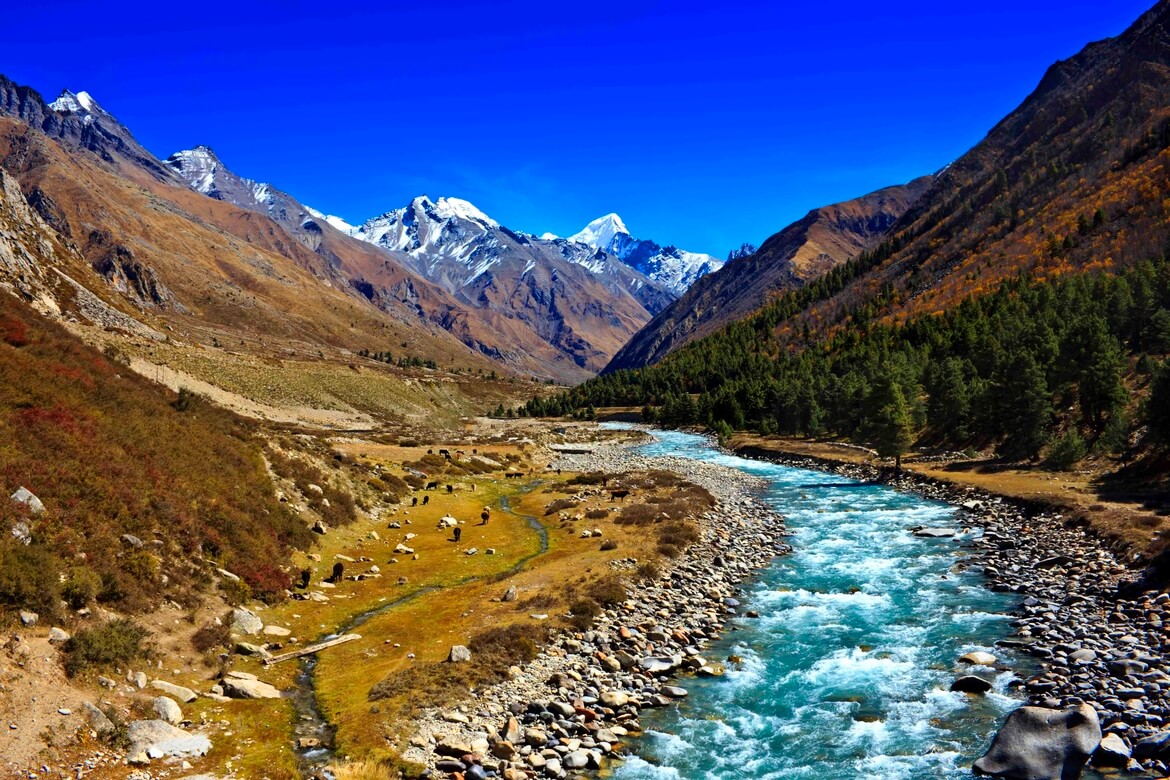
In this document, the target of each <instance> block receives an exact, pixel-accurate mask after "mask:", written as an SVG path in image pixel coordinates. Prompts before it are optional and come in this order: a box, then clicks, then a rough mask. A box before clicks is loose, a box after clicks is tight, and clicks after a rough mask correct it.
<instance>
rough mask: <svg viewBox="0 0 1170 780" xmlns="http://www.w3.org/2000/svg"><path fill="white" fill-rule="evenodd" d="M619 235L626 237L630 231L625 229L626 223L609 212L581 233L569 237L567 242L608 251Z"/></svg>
mask: <svg viewBox="0 0 1170 780" xmlns="http://www.w3.org/2000/svg"><path fill="white" fill-rule="evenodd" d="M621 234H625V235H627V236H628V235H630V231H629V230H628V229H627V228H626V223H624V222H622V218H621V217H619V216H618V215H617V214H614V213H612V212H611V213H609V214H606V215H605V216H603V217H598V218H597V219H595V220H593V221H592V222H590V223H589V224H588V225H586V226H585V227H584V228H583V229H582V230H581V232H579V233H575V234H573V235H571V236H569V240H570V241H576V242H577V243H578V244H588V245H589V246H591V247H593V248H594V249H605V250H607V251H608V250H609V247H610V246H611V245H612V244H613V242H614V239H616V238H617V237H618V236H619V235H621Z"/></svg>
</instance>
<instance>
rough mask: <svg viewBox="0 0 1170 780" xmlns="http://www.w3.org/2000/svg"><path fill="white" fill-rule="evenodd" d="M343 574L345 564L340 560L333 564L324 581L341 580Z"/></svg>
mask: <svg viewBox="0 0 1170 780" xmlns="http://www.w3.org/2000/svg"><path fill="white" fill-rule="evenodd" d="M344 576H345V564H344V563H342V562H341V561H338V562H337V563H335V564H333V573H332V574H330V575H329V578H328V579H326V580H325V581H326V582H330V583H334V582H341V580H342V578H343V577H344Z"/></svg>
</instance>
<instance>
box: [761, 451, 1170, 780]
mask: <svg viewBox="0 0 1170 780" xmlns="http://www.w3.org/2000/svg"><path fill="white" fill-rule="evenodd" d="M740 452H741V454H743V455H745V456H747V457H756V458H763V459H767V460H771V461H774V462H778V463H783V464H785V465H790V466H794V467H798V468H810V469H817V470H820V471H831V472H833V473H837V474H841V475H842V476H846V477H849V478H852V479H858V480H865V481H880V482H883V483H886V484H889V485H891V486H892V487H895V488H898V489H901V490H909V491H913V492H915V493H918V494H919V495H922V496H924V497H927V498H932V499H936V500H939V501H945V502H948V503H951V504H955V505H957V506H959V507H961V510H962V511H961V513H960V515H959V517H958V518H957V520H958V523H960V524H961V526H963V527H966V528H979V529H982V534H981V535H978V536H977V538H974V539H970V540H966V541H962V542H960V543H962V544H963V545H964V547H965V548H966V549H968V550H969V551H970V556H969V557H967V558H966V559H965V560H964V562H963V563H962V564H961V565H964V566H967V567H970V568H973V569H975V570H978V571H981V572H982V573H983V575H984V576H985V577H986V580H987V585H988V587H990V588H991V589H992V590H995V591H999V592H1007V593H1015V594H1018V595H1019V596H1020V606H1019V607H1018V609H1017V610H1016V612H1015V614H1016V620H1015V621H1014V626H1015V627H1016V633H1015V635H1014V636H1013V637H1010V638H1006V639H1004V640H1002V641H1001V642H1000V643H999V644H1000V645H1002V646H1008V647H1014V648H1017V649H1018V650H1019V651H1021V652H1024V653H1027V654H1029V655H1031V656H1033V657H1034V658H1035V659H1037V661H1038V663H1039V671H1038V672H1037V673H1036V674H1035V675H1033V676H1032V677H1030V678H1029V679H1027V680H1022V681H1021V684H1022V685H1023V687H1024V690H1025V692H1026V693H1027V696H1028V703H1030V704H1033V705H1037V706H1042V707H1048V708H1071V707H1076V706H1079V705H1081V704H1087V705H1089V706H1090V707H1092V709H1093V710H1094V711H1095V712H1096V713H1097V716H1098V718H1099V719H1100V723H1101V727H1102V730H1103V731H1104V734H1105V738H1104V739H1103V740H1102V743H1101V747H1100V748H1099V749H1098V750H1097V752H1096V754H1095V755H1094V757H1093V763H1094V764H1095V765H1097V766H1099V767H1101V768H1111V767H1116V768H1126V769H1128V770H1129V771H1133V772H1147V773H1151V774H1157V775H1158V776H1163V775H1165V774H1166V772H1167V771H1168V769H1170V723H1168V720H1170V674H1167V670H1170V665H1168V661H1170V641H1168V640H1170V595H1168V594H1166V593H1160V592H1153V591H1147V592H1143V593H1140V594H1138V595H1134V596H1132V597H1125V596H1123V595H1121V594H1122V593H1125V592H1127V591H1126V590H1124V589H1121V590H1119V587H1120V586H1123V585H1125V584H1127V583H1129V582H1132V581H1134V580H1135V579H1136V578H1137V576H1138V574H1139V572H1136V571H1134V570H1132V569H1130V568H1128V567H1127V566H1126V565H1125V564H1124V563H1123V562H1122V561H1120V560H1119V559H1118V557H1117V555H1116V554H1115V553H1114V552H1113V551H1112V550H1110V549H1109V547H1108V546H1107V545H1106V544H1105V543H1104V542H1103V541H1102V540H1100V539H1098V538H1097V537H1096V536H1094V535H1092V534H1091V533H1090V532H1089V531H1088V530H1087V529H1086V528H1085V527H1084V526H1083V525H1081V524H1078V523H1076V522H1074V521H1072V520H1071V518H1068V517H1066V516H1064V515H1062V514H1061V512H1060V511H1058V510H1055V509H1052V508H1050V507H1044V506H1042V505H1040V504H1037V503H1034V502H1033V503H1029V504H1027V505H1025V504H1023V503H1020V502H1015V501H1012V500H1009V499H1005V498H1002V497H999V496H995V495H991V494H989V493H986V492H983V491H980V490H977V489H975V488H970V487H959V486H955V485H949V484H945V483H940V482H937V481H935V480H931V479H927V478H923V477H919V476H916V475H913V474H907V473H905V472H903V473H902V474H901V475H899V476H894V475H893V474H892V472H891V471H890V470H888V469H887V470H883V469H878V468H875V467H872V466H865V465H858V464H850V463H842V462H835V461H830V460H825V459H819V458H817V459H814V458H808V457H802V456H786V455H783V454H779V453H776V452H773V451H764V450H759V449H755V448H745V449H743V450H741V451H740ZM953 530H954V531H956V532H958V531H961V530H962V529H961V528H959V527H956V528H954V529H953ZM924 533H927V534H930V535H942V536H947V535H948V534H942V533H941V529H924ZM955 538H956V539H957V540H958V539H962V538H964V536H963V535H960V534H957V533H956V534H955Z"/></svg>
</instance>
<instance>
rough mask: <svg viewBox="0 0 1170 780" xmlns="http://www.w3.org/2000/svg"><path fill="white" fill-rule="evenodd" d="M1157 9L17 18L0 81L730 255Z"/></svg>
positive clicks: (246, 157) (397, 9)
mask: <svg viewBox="0 0 1170 780" xmlns="http://www.w3.org/2000/svg"><path fill="white" fill-rule="evenodd" d="M1152 4H1153V3H1152V0H1141V1H1140V2H1134V1H1133V0H1109V2H1104V3H1103V2H1100V0H1095V2H1083V1H1082V0H1062V1H1061V2H1055V1H1054V0H1037V1H1036V2H1030V1H1029V0H1013V1H1011V2H1008V1H1006V0H982V1H981V2H960V3H939V2H937V1H935V2H908V1H905V0H887V2H884V3H873V2H849V1H847V0H842V1H841V2H837V3H828V2H815V3H813V2H800V3H781V2H736V1H735V0H729V1H727V2H703V3H681V2H676V3H665V2H648V1H645V0H622V2H610V0H598V1H597V2H591V3H589V4H577V3H557V2H543V3H531V2H513V1H512V0H500V1H499V2H492V3H465V2H460V1H459V0H454V1H453V2H430V3H427V2H418V1H417V0H416V1H415V2H409V3H407V2H396V1H394V0H391V2H377V3H375V2H371V3H348V4H346V3H321V2H315V3H311V4H310V3H301V2H281V3H247V2H234V3H225V2H220V0H204V1H202V2H199V3H182V4H175V5H173V6H163V5H159V4H157V3H152V4H150V5H145V4H144V5H141V6H136V5H134V4H127V3H116V2H108V3H94V2H92V0H86V2H58V1H55V0H48V2H21V3H12V4H10V6H9V7H8V8H6V10H5V17H6V25H5V26H6V28H7V29H8V30H9V34H7V35H6V36H5V44H4V47H3V49H0V72H3V73H4V74H5V75H7V76H9V77H10V78H12V79H13V80H15V81H17V82H19V83H23V84H28V85H30V86H33V87H35V88H36V89H38V90H39V91H41V92H42V93H44V94H45V96H46V98H47V99H52V98H53V97H55V96H56V94H57V92H58V91H59V90H60V89H61V88H63V87H68V88H69V89H72V90H74V91H79V90H86V91H88V92H90V93H91V94H92V95H93V97H94V98H96V99H97V100H98V102H100V103H101V104H102V105H103V106H104V107H105V108H106V109H107V110H109V111H111V112H112V113H114V114H115V115H116V116H118V118H119V119H121V120H122V121H123V122H124V123H125V124H126V125H127V126H128V127H129V128H130V129H131V130H132V131H133V132H134V133H135V135H136V136H137V137H138V139H139V140H140V141H141V142H142V143H143V144H144V145H145V146H146V147H147V148H148V149H150V150H151V151H152V152H154V153H155V154H157V155H158V156H159V157H166V156H167V155H168V154H170V153H171V152H173V151H175V150H178V149H181V148H188V147H191V146H194V145H196V144H200V143H204V144H207V145H209V146H211V147H213V148H214V149H215V150H216V152H217V153H218V154H219V156H220V157H221V158H222V159H223V161H224V162H225V164H227V165H228V166H229V167H231V168H232V169H233V170H235V171H236V172H238V173H240V174H242V175H245V176H249V177H252V178H257V179H261V180H264V181H270V182H272V183H273V184H275V185H276V186H277V187H279V188H281V189H283V190H286V191H288V192H290V193H291V194H293V195H294V196H296V197H297V198H299V199H300V200H302V201H303V202H305V203H307V204H309V205H311V206H314V207H316V208H318V209H321V210H323V211H327V212H329V213H333V214H338V215H340V216H342V217H344V218H345V219H348V220H350V221H361V220H364V219H366V218H368V217H370V216H373V215H375V214H379V213H382V212H384V211H386V210H389V209H391V208H397V207H399V206H401V205H403V204H405V203H406V202H407V201H409V199H410V198H411V197H413V196H414V195H417V194H421V193H426V194H428V195H430V196H431V197H432V198H436V197H439V196H442V195H451V196H456V197H462V198H466V199H468V200H471V201H472V202H474V203H475V204H476V205H477V206H479V207H480V208H481V209H483V210H484V211H486V212H487V213H488V214H490V215H492V216H493V217H495V218H496V219H498V220H499V221H500V222H502V223H503V224H505V225H508V226H509V227H512V228H513V229H517V230H526V231H531V232H535V233H541V232H544V231H546V230H548V231H552V232H555V233H558V234H561V235H566V234H569V233H572V232H575V231H576V230H578V229H580V228H581V227H582V226H583V225H584V224H585V223H586V222H588V221H589V220H591V219H593V218H594V217H597V216H600V215H601V214H604V213H607V212H610V211H616V212H618V213H619V214H621V215H622V217H623V219H624V220H625V222H626V224H627V225H628V226H629V228H630V230H631V232H633V233H634V234H635V235H636V236H639V237H644V238H653V239H655V240H657V241H659V242H661V243H674V244H677V245H679V246H682V247H684V248H686V249H691V250H694V251H705V252H710V253H712V254H716V255H720V256H722V255H725V254H726V253H727V251H728V250H729V249H731V248H732V247H734V246H738V245H739V244H740V243H741V242H743V241H753V242H757V243H758V242H759V241H761V240H762V239H764V238H766V237H767V236H768V235H770V234H771V233H774V232H775V231H777V230H779V229H780V228H782V227H784V226H785V225H786V224H788V223H790V222H792V221H794V220H795V219H798V218H800V217H801V216H802V215H803V214H804V213H805V212H806V211H808V210H809V209H810V208H813V207H815V206H819V205H823V204H826V203H832V202H835V201H839V200H844V199H847V198H850V197H855V196H857V195H861V194H863V193H866V192H869V191H872V190H874V189H877V188H879V187H882V186H885V185H888V184H894V183H899V182H903V181H907V180H909V179H911V178H914V177H915V176H918V175H921V174H924V173H930V172H932V171H935V170H937V169H938V168H940V167H942V166H943V165H945V164H946V163H947V162H949V161H951V160H953V159H954V158H956V157H957V156H959V155H961V154H962V153H963V152H964V151H966V150H967V149H969V148H970V147H971V146H972V145H974V144H975V143H977V142H978V141H979V140H980V139H981V138H982V137H983V136H984V135H985V134H986V133H987V131H988V130H989V129H990V128H991V127H992V126H993V125H994V124H995V123H996V122H997V121H998V120H999V119H1001V118H1002V117H1003V116H1004V115H1005V114H1006V113H1008V112H1009V111H1011V110H1012V109H1013V108H1014V107H1015V106H1016V105H1018V104H1019V103H1020V101H1021V100H1023V98H1024V97H1025V96H1027V94H1028V93H1029V92H1031V90H1032V89H1033V88H1034V87H1035V85H1036V84H1037V82H1038V81H1039V79H1040V77H1041V76H1042V75H1043V73H1044V71H1045V69H1046V68H1047V67H1048V65H1050V64H1051V63H1052V62H1053V61H1055V60H1057V59H1062V58H1066V57H1069V56H1071V55H1073V54H1075V53H1076V52H1077V51H1078V50H1080V49H1081V47H1082V46H1083V45H1084V44H1085V43H1087V42H1089V41H1092V40H1099V39H1101V38H1104V37H1108V36H1112V35H1117V34H1119V33H1120V32H1122V31H1123V30H1124V29H1125V28H1126V27H1128V26H1129V24H1130V23H1132V22H1133V21H1134V20H1135V19H1136V18H1137V17H1138V16H1139V15H1140V14H1141V13H1142V12H1143V11H1145V10H1146V9H1147V8H1149V7H1150V6H1151V5H1152Z"/></svg>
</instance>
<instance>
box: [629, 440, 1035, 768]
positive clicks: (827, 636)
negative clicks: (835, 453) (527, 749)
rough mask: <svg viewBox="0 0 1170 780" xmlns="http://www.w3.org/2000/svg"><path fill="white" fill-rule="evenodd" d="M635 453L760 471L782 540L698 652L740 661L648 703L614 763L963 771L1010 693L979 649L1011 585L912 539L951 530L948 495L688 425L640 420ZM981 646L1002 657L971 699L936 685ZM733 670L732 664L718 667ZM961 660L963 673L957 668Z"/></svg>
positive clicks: (1022, 668)
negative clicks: (642, 436)
mask: <svg viewBox="0 0 1170 780" xmlns="http://www.w3.org/2000/svg"><path fill="white" fill-rule="evenodd" d="M654 435H655V438H656V441H655V442H654V443H652V444H648V445H646V446H644V447H643V448H642V452H643V453H644V454H646V455H671V456H681V457H687V458H694V459H699V460H704V461H707V462H711V463H717V464H720V465H724V466H728V467H731V468H736V469H740V470H742V471H744V472H747V473H749V474H753V475H756V476H758V477H762V478H764V480H765V481H766V484H767V487H766V488H765V490H764V493H763V497H764V499H765V500H767V501H768V502H770V503H771V504H772V506H773V507H774V508H775V509H776V510H777V511H779V512H780V513H782V514H783V515H785V516H786V517H787V523H788V529H789V531H790V532H792V534H793V536H792V538H791V539H790V540H789V541H790V542H791V543H792V545H793V547H794V552H793V553H792V554H791V555H788V556H785V557H783V558H778V559H777V560H776V561H775V562H774V563H773V564H772V565H771V566H769V567H768V568H766V569H765V570H763V571H762V572H761V573H760V574H759V575H758V576H757V577H756V578H755V579H753V580H752V581H751V582H749V583H747V584H746V585H745V588H744V598H743V599H741V600H742V601H743V602H744V604H743V608H744V609H749V608H750V609H755V610H758V611H759V613H760V618H759V619H758V620H748V619H745V620H741V621H739V622H738V626H739V630H737V631H733V632H730V633H729V634H728V635H727V636H726V638H725V639H724V640H723V641H722V642H720V643H718V644H716V645H713V646H711V647H710V648H708V652H707V653H706V655H707V656H708V657H712V658H723V657H727V656H730V655H736V656H739V657H741V658H742V659H743V661H742V664H741V665H739V667H738V668H731V669H730V670H729V673H728V674H727V675H726V676H725V677H723V678H713V679H707V680H703V679H689V680H687V681H686V683H685V684H686V686H687V688H688V689H689V691H690V697H689V698H688V699H687V700H686V701H685V702H684V703H683V704H682V705H681V706H679V707H677V708H668V709H667V710H663V711H659V712H656V713H654V714H648V716H647V719H646V721H645V722H644V725H645V726H646V727H647V728H648V732H647V735H646V736H645V738H644V739H642V740H641V743H640V744H639V745H638V748H637V752H638V754H639V756H640V757H638V758H633V759H631V760H630V761H628V762H626V763H625V764H624V765H623V766H621V767H620V768H619V769H618V770H617V771H616V777H617V778H619V779H620V780H646V779H649V778H687V780H692V779H694V778H709V779H711V780H721V779H722V778H742V777H753V778H785V779H786V780H788V779H791V778H813V779H814V780H837V779H838V778H840V779H841V780H844V779H845V778H849V779H850V780H853V779H854V778H857V777H866V778H881V779H882V780H888V779H893V778H907V779H908V780H909V779H914V780H918V779H919V778H969V777H971V770H970V766H971V763H972V761H974V759H975V758H977V757H978V756H979V755H980V754H981V753H982V752H983V750H984V749H985V748H986V746H987V744H988V743H989V741H990V737H991V735H992V733H993V732H994V730H995V729H996V728H997V726H998V724H999V723H1000V721H1001V720H1002V718H1003V716H1004V715H1005V714H1006V713H1007V712H1009V711H1011V710H1012V709H1014V708H1016V707H1017V706H1019V704H1020V701H1019V700H1018V699H1017V698H1016V696H1015V695H1014V693H1013V692H1012V691H1011V690H1010V689H1009V688H1008V682H1009V680H1010V679H1011V678H1012V676H1013V675H1012V673H1011V672H1008V671H1005V670H1004V669H1006V667H1011V668H1012V669H1013V670H1014V671H1015V672H1017V673H1018V674H1020V676H1025V675H1026V674H1027V670H1028V666H1027V661H1026V660H1025V659H1023V658H1020V657H1017V656H1012V655H1010V654H1009V653H1007V652H1006V651H1005V650H1004V649H1003V648H997V647H994V646H993V643H994V642H995V640H996V639H999V638H1002V637H1004V636H1006V635H1008V634H1009V633H1010V631H1011V628H1010V626H1009V625H1008V620H1009V617H1008V616H1007V614H1006V612H1007V611H1008V610H1009V609H1011V608H1012V607H1013V606H1015V597H1012V596H1007V595H1004V594H997V593H992V592H991V591H989V590H987V589H986V588H984V587H983V586H982V584H981V582H980V577H979V575H978V574H976V573H971V572H964V571H962V566H956V564H957V563H959V561H960V560H961V557H962V554H963V551H962V545H961V542H956V541H955V540H952V539H929V538H921V537H917V536H914V535H913V534H912V533H911V532H910V529H911V528H913V527H915V526H948V525H949V526H955V527H956V528H957V527H958V523H959V521H958V519H957V518H956V517H955V515H956V509H955V507H952V506H948V505H946V504H941V503H937V502H932V501H928V500H925V499H923V498H920V497H918V496H915V495H911V494H907V493H901V492H898V491H895V490H892V489H890V488H887V487H884V486H880V485H872V484H863V483H857V482H850V481H848V480H845V479H843V478H841V477H839V476H835V475H831V474H825V473H822V472H816V471H806V470H801V469H794V468H789V467H786V466H780V465H776V464H772V463H767V462H761V461H754V460H747V459H744V458H739V457H735V456H732V455H728V454H726V453H723V452H721V451H719V450H718V449H716V448H714V447H712V446H711V444H710V442H709V441H708V440H707V439H705V438H703V437H700V436H695V435H691V434H686V433H678V432H667V431H655V432H654ZM972 650H987V651H989V652H992V653H994V654H995V655H996V656H998V657H999V659H1000V664H1001V665H1002V666H1003V667H1004V669H1000V670H995V669H990V668H984V667H976V668H975V669H974V670H973V671H975V672H976V673H979V674H981V675H983V676H986V677H987V679H993V680H994V681H995V688H994V689H993V691H992V692H991V693H989V694H987V695H985V696H970V697H969V696H968V695H966V694H962V693H952V692H951V691H950V690H949V687H950V684H951V682H952V681H953V680H954V679H955V677H956V676H957V675H958V674H959V673H960V669H961V667H960V666H959V665H958V664H957V659H958V658H959V656H961V655H962V654H964V653H966V652H969V651H972ZM729 666H731V667H735V665H734V664H732V665H729ZM962 671H972V670H971V669H964V670H962Z"/></svg>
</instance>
